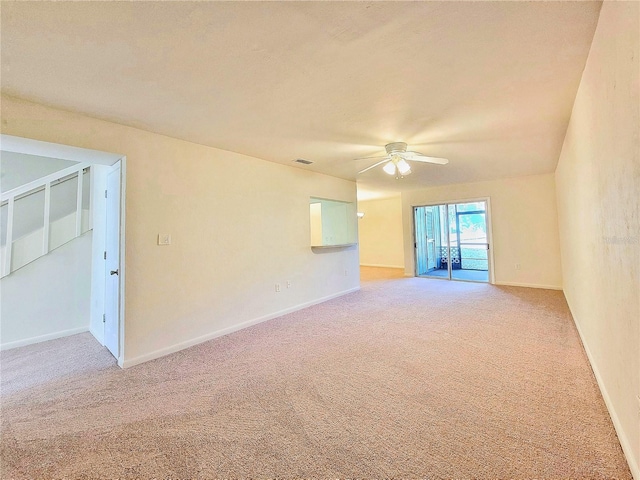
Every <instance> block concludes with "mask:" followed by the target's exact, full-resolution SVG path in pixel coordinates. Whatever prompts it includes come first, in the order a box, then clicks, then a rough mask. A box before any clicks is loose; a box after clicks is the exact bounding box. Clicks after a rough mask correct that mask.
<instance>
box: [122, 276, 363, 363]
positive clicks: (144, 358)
mask: <svg viewBox="0 0 640 480" xmlns="http://www.w3.org/2000/svg"><path fill="white" fill-rule="evenodd" d="M358 290H360V287H359V286H358V287H354V288H350V289H348V290H344V291H342V292H338V293H334V294H333V295H328V296H326V297H322V298H318V299H316V300H312V301H310V302H305V303H301V304H298V305H295V306H293V307H289V308H285V309H284V310H280V311H278V312H274V313H270V314H268V315H263V316H262V317H258V318H254V319H252V320H247V321H246V322H242V323H239V324H237V325H232V326H230V327H226V328H222V329H220V330H216V331H214V332H211V333H207V334H206V335H201V336H199V337H196V338H192V339H190V340H185V341H184V342H180V343H176V344H174V345H170V346H168V347H165V348H161V349H159V350H155V351H153V352H149V353H145V354H144V355H140V356H138V357H134V358H130V359H125V360H124V361H122V362H120V361H118V365H120V366H121V367H122V368H129V367H133V366H134V365H139V364H141V363H144V362H148V361H150V360H155V359H156V358H160V357H164V356H165V355H169V354H171V353H175V352H179V351H180V350H184V349H185V348H189V347H192V346H194V345H198V344H199V343H203V342H206V341H209V340H213V339H214V338H217V337H222V336H223V335H228V334H230V333H233V332H237V331H238V330H242V329H243V328H247V327H251V326H253V325H257V324H258V323H262V322H266V321H267V320H271V319H273V318H277V317H281V316H282V315H286V314H288V313H293V312H296V311H298V310H302V309H303V308H307V307H311V306H312V305H317V304H318V303H322V302H326V301H328V300H332V299H334V298H337V297H341V296H343V295H347V294H348V293H353V292H357V291H358Z"/></svg>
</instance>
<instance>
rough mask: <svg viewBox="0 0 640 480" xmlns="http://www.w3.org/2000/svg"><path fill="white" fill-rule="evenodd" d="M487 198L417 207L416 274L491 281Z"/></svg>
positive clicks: (415, 209) (415, 213) (415, 215)
mask: <svg viewBox="0 0 640 480" xmlns="http://www.w3.org/2000/svg"><path fill="white" fill-rule="evenodd" d="M487 222H488V219H487V208H486V202H485V201H478V202H466V203H450V204H439V205H425V206H421V207H414V227H415V228H414V232H415V254H416V275H417V276H421V277H433V278H445V279H449V280H464V281H471V282H488V281H489V264H490V262H489V236H488V229H487Z"/></svg>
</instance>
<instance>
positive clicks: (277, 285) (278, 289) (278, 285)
mask: <svg viewBox="0 0 640 480" xmlns="http://www.w3.org/2000/svg"><path fill="white" fill-rule="evenodd" d="M279 291H280V284H279V283H276V292H279Z"/></svg>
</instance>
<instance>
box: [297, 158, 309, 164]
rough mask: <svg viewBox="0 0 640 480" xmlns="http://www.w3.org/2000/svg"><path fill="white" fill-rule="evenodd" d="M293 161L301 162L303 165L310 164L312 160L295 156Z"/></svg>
mask: <svg viewBox="0 0 640 480" xmlns="http://www.w3.org/2000/svg"><path fill="white" fill-rule="evenodd" d="M294 162H295V163H301V164H303V165H311V164H312V163H313V162H311V161H309V160H304V159H302V158H296V159H295V160H294Z"/></svg>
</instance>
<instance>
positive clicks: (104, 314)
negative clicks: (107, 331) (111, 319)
mask: <svg viewBox="0 0 640 480" xmlns="http://www.w3.org/2000/svg"><path fill="white" fill-rule="evenodd" d="M102 323H107V314H106V313H103V314H102Z"/></svg>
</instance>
